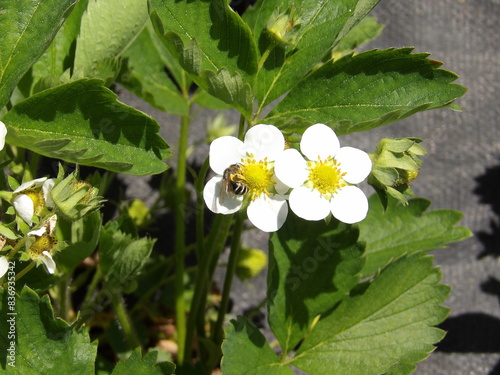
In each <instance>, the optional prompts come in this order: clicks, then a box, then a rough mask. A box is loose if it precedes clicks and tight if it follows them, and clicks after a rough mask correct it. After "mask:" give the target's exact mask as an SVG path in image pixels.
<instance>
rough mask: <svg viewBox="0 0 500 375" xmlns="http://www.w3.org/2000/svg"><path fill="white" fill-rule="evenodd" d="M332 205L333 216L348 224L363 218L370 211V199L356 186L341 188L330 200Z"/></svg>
mask: <svg viewBox="0 0 500 375" xmlns="http://www.w3.org/2000/svg"><path fill="white" fill-rule="evenodd" d="M330 205H331V210H332V214H333V216H335V217H336V218H337V219H338V220H340V221H342V222H344V223H347V224H354V223H357V222H359V221H361V220H363V219H364V218H365V217H366V214H367V213H368V199H367V198H366V195H365V193H363V191H362V190H361V189H360V188H357V187H356V186H345V187H343V188H341V189H339V191H338V192H337V194H335V195H334V196H333V198H332V200H331V201H330Z"/></svg>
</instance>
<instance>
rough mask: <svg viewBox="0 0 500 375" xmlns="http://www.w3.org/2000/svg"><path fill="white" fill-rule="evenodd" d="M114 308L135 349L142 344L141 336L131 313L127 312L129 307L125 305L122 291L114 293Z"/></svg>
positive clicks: (130, 345)
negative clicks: (134, 324)
mask: <svg viewBox="0 0 500 375" xmlns="http://www.w3.org/2000/svg"><path fill="white" fill-rule="evenodd" d="M112 300H113V308H114V310H115V313H116V317H117V318H118V321H119V322H120V325H121V328H122V329H123V332H124V333H125V337H126V339H127V342H128V344H129V347H130V348H131V349H135V348H137V347H140V346H141V342H140V340H139V337H138V336H137V332H136V331H135V329H134V326H133V324H132V321H131V320H130V317H129V315H128V314H127V309H126V307H125V303H124V302H123V298H122V295H121V294H120V293H113V297H112Z"/></svg>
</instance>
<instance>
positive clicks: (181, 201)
mask: <svg viewBox="0 0 500 375" xmlns="http://www.w3.org/2000/svg"><path fill="white" fill-rule="evenodd" d="M189 120H190V119H189V114H188V115H187V116H183V117H182V119H181V132H180V138H179V147H178V155H177V181H176V185H175V186H176V203H177V206H176V207H175V313H176V326H177V345H178V363H179V364H182V363H184V347H185V345H186V306H185V303H184V254H185V236H186V223H185V221H184V219H185V218H184V216H185V210H184V206H185V184H186V151H187V143H188V134H189Z"/></svg>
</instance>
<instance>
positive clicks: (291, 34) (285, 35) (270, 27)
mask: <svg viewBox="0 0 500 375" xmlns="http://www.w3.org/2000/svg"><path fill="white" fill-rule="evenodd" d="M300 23H301V22H300V19H299V18H298V16H297V13H296V12H295V9H293V8H288V9H287V10H286V11H285V12H281V13H280V12H279V10H277V9H276V10H274V12H273V13H272V14H271V17H270V18H269V21H267V25H266V29H267V32H268V34H269V36H270V37H271V38H272V39H273V41H274V42H275V43H277V44H280V45H282V46H286V45H294V44H295V43H297V37H298V34H299V33H298V31H299V29H300Z"/></svg>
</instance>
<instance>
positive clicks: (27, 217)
mask: <svg viewBox="0 0 500 375" xmlns="http://www.w3.org/2000/svg"><path fill="white" fill-rule="evenodd" d="M12 205H13V206H14V208H15V209H16V212H17V214H18V215H19V216H21V218H22V219H23V220H24V221H25V222H26V223H27V224H28V225H31V224H32V223H33V222H32V218H33V214H34V213H35V206H34V204H33V201H32V200H31V198H30V197H28V196H27V195H26V194H20V195H18V196H16V197H15V198H14V199H13V200H12Z"/></svg>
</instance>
